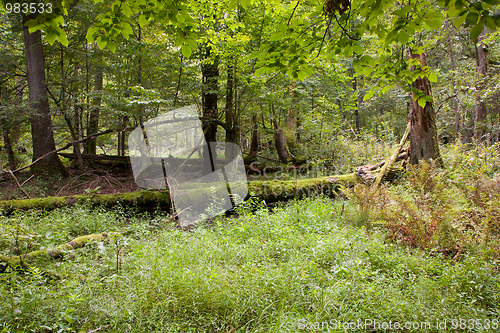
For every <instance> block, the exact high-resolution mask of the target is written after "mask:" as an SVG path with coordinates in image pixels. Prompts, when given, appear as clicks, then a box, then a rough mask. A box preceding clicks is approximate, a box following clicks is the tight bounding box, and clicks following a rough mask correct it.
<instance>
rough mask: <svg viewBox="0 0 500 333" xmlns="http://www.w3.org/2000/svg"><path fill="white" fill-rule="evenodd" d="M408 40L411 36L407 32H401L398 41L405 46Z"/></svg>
mask: <svg viewBox="0 0 500 333" xmlns="http://www.w3.org/2000/svg"><path fill="white" fill-rule="evenodd" d="M408 39H410V35H409V34H408V33H407V32H406V31H404V30H401V31H400V32H399V35H398V41H399V42H400V43H402V44H405V43H406V42H407V41H408Z"/></svg>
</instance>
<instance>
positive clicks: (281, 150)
mask: <svg viewBox="0 0 500 333" xmlns="http://www.w3.org/2000/svg"><path fill="white" fill-rule="evenodd" d="M274 142H275V146H276V152H277V153H278V157H279V159H280V161H281V162H283V163H288V158H289V157H290V154H289V152H288V149H287V147H286V139H285V132H284V131H283V130H282V129H280V128H279V127H278V122H277V121H276V119H275V120H274Z"/></svg>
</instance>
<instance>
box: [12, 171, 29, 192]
mask: <svg viewBox="0 0 500 333" xmlns="http://www.w3.org/2000/svg"><path fill="white" fill-rule="evenodd" d="M8 173H9V174H10V176H11V177H12V179H14V181H15V182H16V184H17V186H18V187H19V188H20V189H21V191H23V193H24V195H26V196H27V197H28V199H31V197H30V195H29V194H28V193H26V191H25V190H24V188H23V187H22V186H21V184H19V181H18V180H17V178H16V176H14V173H12V171H11V170H8Z"/></svg>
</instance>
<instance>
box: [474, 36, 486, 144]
mask: <svg viewBox="0 0 500 333" xmlns="http://www.w3.org/2000/svg"><path fill="white" fill-rule="evenodd" d="M485 33H486V27H483V30H482V31H481V34H480V35H479V37H478V39H477V42H476V43H475V48H476V71H477V75H478V80H479V82H478V84H477V87H476V90H477V91H476V106H475V119H474V138H475V139H476V140H478V141H483V140H484V139H485V137H484V134H485V133H486V115H487V109H486V103H485V102H484V100H483V96H482V92H483V90H484V84H485V82H484V81H485V79H486V71H487V68H486V45H484V43H483V40H484V35H485Z"/></svg>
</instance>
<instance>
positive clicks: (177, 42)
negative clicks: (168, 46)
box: [175, 36, 185, 46]
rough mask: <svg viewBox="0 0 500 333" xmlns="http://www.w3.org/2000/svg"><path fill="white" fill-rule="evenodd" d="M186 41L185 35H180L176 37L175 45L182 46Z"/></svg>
mask: <svg viewBox="0 0 500 333" xmlns="http://www.w3.org/2000/svg"><path fill="white" fill-rule="evenodd" d="M184 42H185V39H184V37H182V36H179V37H177V38H176V39H175V46H181V45H182V44H184Z"/></svg>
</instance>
